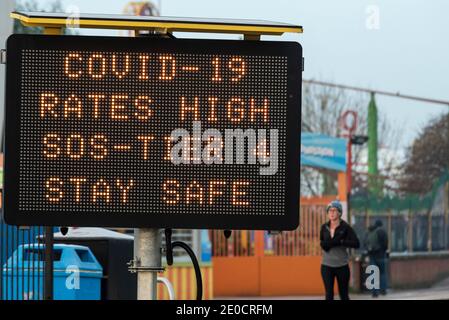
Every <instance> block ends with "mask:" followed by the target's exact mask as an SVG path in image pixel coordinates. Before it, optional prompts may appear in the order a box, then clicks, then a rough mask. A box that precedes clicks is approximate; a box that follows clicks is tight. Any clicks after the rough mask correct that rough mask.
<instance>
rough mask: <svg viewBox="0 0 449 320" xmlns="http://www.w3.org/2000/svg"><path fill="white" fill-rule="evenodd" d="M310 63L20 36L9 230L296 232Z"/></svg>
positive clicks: (9, 132)
mask: <svg viewBox="0 0 449 320" xmlns="http://www.w3.org/2000/svg"><path fill="white" fill-rule="evenodd" d="M301 58H302V49H301V46H300V45H299V44H297V43H294V42H261V41H220V40H180V39H152V38H145V37H142V38H124V37H82V36H35V35H33V36H31V35H13V36H11V37H10V38H9V39H8V42H7V97H6V139H5V148H6V151H5V179H4V191H5V197H4V211H5V218H6V221H7V222H8V223H11V224H20V225H31V224H40V225H42V224H44V225H76V226H124V227H177V228H210V229H212V228H221V229H278V230H284V229H294V228H296V227H297V225H298V219H299V213H298V211H299V199H298V198H299V163H298V154H299V135H300V129H299V124H300V101H301Z"/></svg>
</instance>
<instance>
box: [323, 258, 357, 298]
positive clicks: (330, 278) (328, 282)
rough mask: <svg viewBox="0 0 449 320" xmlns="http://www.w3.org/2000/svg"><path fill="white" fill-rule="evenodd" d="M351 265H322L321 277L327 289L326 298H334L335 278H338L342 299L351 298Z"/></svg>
mask: <svg viewBox="0 0 449 320" xmlns="http://www.w3.org/2000/svg"><path fill="white" fill-rule="evenodd" d="M349 276H350V271H349V266H348V265H345V266H343V267H337V268H334V267H328V266H324V265H321V277H322V278H323V283H324V288H325V290H326V300H334V279H335V278H337V284H338V293H339V294H340V299H341V300H349V292H348V290H349Z"/></svg>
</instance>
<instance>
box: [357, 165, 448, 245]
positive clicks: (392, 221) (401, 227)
mask: <svg viewBox="0 0 449 320" xmlns="http://www.w3.org/2000/svg"><path fill="white" fill-rule="evenodd" d="M350 208H351V223H352V224H353V226H354V229H355V230H356V232H357V234H358V236H359V238H360V239H361V240H362V241H363V239H364V237H365V234H366V232H367V228H368V226H370V225H372V224H373V223H374V221H375V220H381V221H382V223H383V226H384V228H385V230H386V231H387V232H388V235H389V240H390V241H389V242H390V243H389V245H390V251H391V252H428V251H443V250H449V172H446V173H445V174H444V175H442V177H441V178H440V179H439V180H438V181H437V182H436V183H435V184H434V187H433V188H432V190H431V191H430V192H429V193H428V194H426V195H422V196H420V195H407V196H404V197H383V198H377V197H353V198H352V199H351V204H350ZM363 249H364V248H361V249H360V250H363Z"/></svg>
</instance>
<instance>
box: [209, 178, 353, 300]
mask: <svg viewBox="0 0 449 320" xmlns="http://www.w3.org/2000/svg"><path fill="white" fill-rule="evenodd" d="M338 185H339V192H338V195H332V196H324V197H315V198H301V203H300V204H301V206H300V208H301V209H300V213H299V214H300V223H299V227H298V229H296V230H294V231H288V232H282V233H280V234H277V235H271V236H268V237H265V231H247V230H239V231H234V232H233V234H232V235H231V237H230V238H229V239H225V237H224V235H223V233H222V232H218V231H214V232H212V245H213V258H212V263H213V267H214V272H213V283H214V296H216V297H220V296H289V295H290V296H291V295H321V294H324V288H323V285H322V280H321V274H320V266H321V248H320V241H319V232H320V227H321V225H322V224H323V223H324V222H325V221H326V206H327V204H328V203H329V202H330V201H331V200H334V199H337V198H338V199H339V200H340V201H341V202H342V203H343V205H344V206H346V207H347V205H346V203H347V196H346V194H347V192H346V174H345V173H343V172H342V173H339V175H338ZM345 211H346V210H345ZM344 218H345V219H348V218H349V217H348V216H347V214H346V215H345V217H344Z"/></svg>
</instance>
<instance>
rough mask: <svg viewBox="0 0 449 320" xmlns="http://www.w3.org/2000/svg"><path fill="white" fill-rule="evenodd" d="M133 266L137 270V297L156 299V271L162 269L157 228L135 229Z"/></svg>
mask: <svg viewBox="0 0 449 320" xmlns="http://www.w3.org/2000/svg"><path fill="white" fill-rule="evenodd" d="M135 231H137V232H136V233H137V234H136V237H135V238H134V241H135V242H136V245H135V246H134V248H135V250H136V251H135V253H134V261H133V266H132V267H131V268H130V269H131V271H135V272H137V299H138V300H156V299H157V273H158V272H160V271H163V268H162V260H161V244H162V238H161V233H160V230H159V229H136V230H135Z"/></svg>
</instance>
